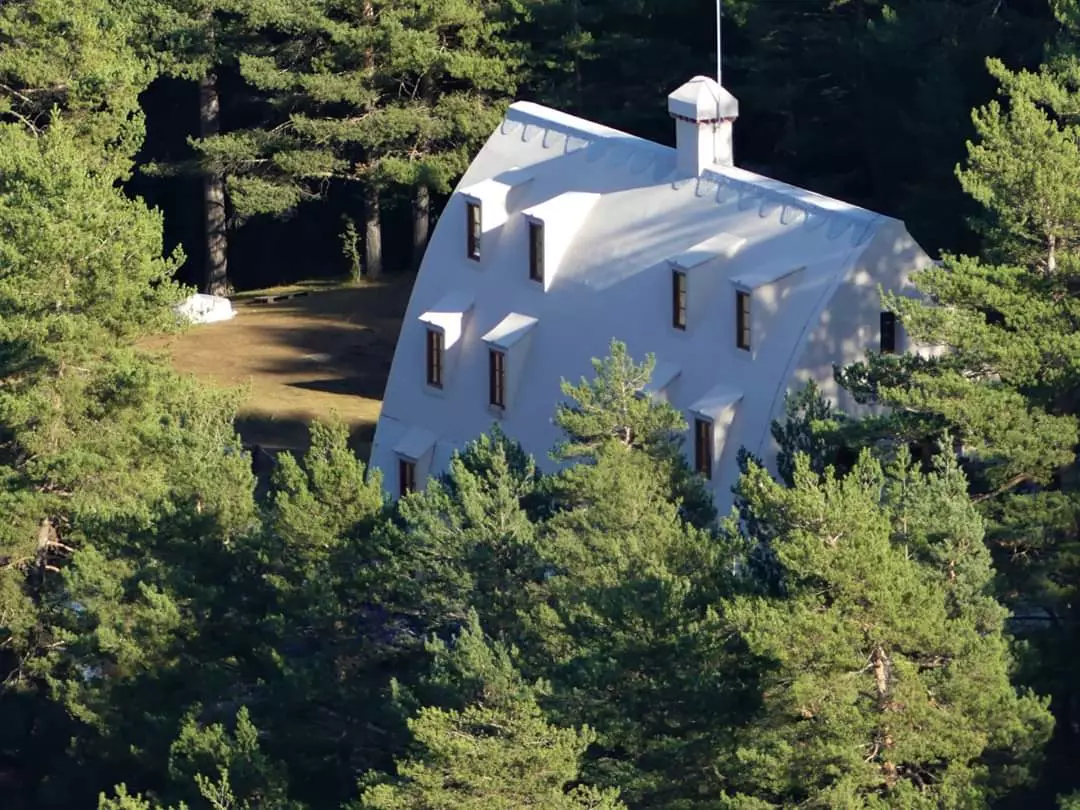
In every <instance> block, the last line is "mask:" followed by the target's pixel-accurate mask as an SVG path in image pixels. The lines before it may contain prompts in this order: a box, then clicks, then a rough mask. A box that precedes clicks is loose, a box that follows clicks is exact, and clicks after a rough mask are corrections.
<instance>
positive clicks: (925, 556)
mask: <svg viewBox="0 0 1080 810" xmlns="http://www.w3.org/2000/svg"><path fill="white" fill-rule="evenodd" d="M794 479H795V480H794V486H793V487H792V488H790V489H788V488H785V487H783V486H781V485H779V484H777V483H775V482H774V481H772V480H771V479H770V478H769V476H768V475H767V473H765V472H764V470H762V469H761V468H759V467H752V468H751V469H750V471H749V472H748V474H747V476H746V477H745V478H744V479H743V481H742V482H741V483H740V489H741V490H742V493H743V495H744V497H745V498H746V499H747V501H748V503H749V504H750V508H751V510H752V512H753V513H754V515H755V516H756V518H757V520H758V525H759V526H761V527H764V528H763V529H762V530H761V533H760V534H759V535H758V536H757V537H756V538H755V539H756V540H757V541H758V542H762V543H767V544H768V545H769V547H770V548H771V549H772V551H773V552H774V553H775V555H776V558H777V560H778V561H779V564H780V567H781V571H782V576H781V583H780V587H779V589H778V590H777V591H776V592H774V593H772V594H763V595H760V596H744V597H737V598H735V599H734V600H731V601H730V602H728V603H727V604H726V605H725V608H724V609H725V612H726V614H727V615H728V617H729V618H730V620H731V621H732V623H733V624H734V626H735V627H736V628H737V630H738V633H739V636H740V638H741V640H742V641H743V642H744V643H745V644H746V646H747V648H748V651H749V652H750V653H751V654H753V655H756V656H759V657H761V658H762V659H764V661H765V662H766V668H765V672H764V675H763V676H762V686H761V688H762V704H761V708H760V710H759V712H758V713H757V716H756V717H755V719H754V720H753V722H751V723H748V724H747V725H745V726H744V727H743V728H741V729H739V731H738V734H737V743H736V744H735V745H734V746H733V748H732V750H731V752H730V754H729V758H727V759H726V761H724V762H723V763H722V764H720V765H719V767H720V768H721V769H722V770H723V771H724V773H725V776H726V777H727V783H728V788H727V790H728V793H729V800H730V801H729V805H728V806H731V807H747V808H750V807H753V808H759V807H760V808H764V807H781V806H784V807H789V806H808V807H810V806H844V807H880V806H890V807H894V806H903V807H972V806H984V805H985V804H986V802H987V801H989V800H990V799H992V798H994V797H995V796H999V795H1001V794H1002V793H1004V792H1007V791H1008V790H1009V789H1012V788H1015V787H1016V786H1018V785H1023V784H1025V783H1027V782H1030V781H1031V779H1032V776H1033V766H1034V765H1035V764H1036V763H1037V759H1038V755H1039V752H1040V748H1041V746H1042V745H1043V743H1044V742H1045V741H1046V739H1047V738H1048V736H1049V733H1050V729H1051V726H1052V721H1051V718H1050V716H1049V713H1048V712H1047V710H1046V702H1045V701H1044V700H1040V699H1038V698H1036V697H1034V696H1031V695H1029V694H1018V693H1017V691H1016V689H1015V688H1014V687H1013V685H1012V684H1011V683H1010V679H1009V676H1010V671H1011V669H1012V666H1013V664H1012V659H1011V655H1010V652H1009V647H1008V643H1007V641H1006V638H1005V635H1004V621H1005V617H1006V611H1005V610H1004V609H1003V608H1002V607H1001V606H1000V605H999V604H998V603H997V602H996V601H995V600H994V598H993V597H992V596H991V595H990V585H991V580H992V576H993V571H992V567H991V562H990V556H989V553H988V551H987V549H986V547H985V546H984V544H983V542H982V532H983V528H982V521H981V519H980V518H979V516H978V514H977V511H976V509H975V508H974V506H973V505H972V504H971V502H970V500H969V499H968V496H967V492H966V489H967V485H966V481H965V479H964V476H963V474H962V472H961V471H960V470H959V468H958V467H957V465H956V463H955V461H953V460H952V459H951V457H949V456H947V455H945V456H941V457H939V460H938V463H937V467H936V469H935V471H934V472H932V473H930V474H922V473H920V472H919V471H918V470H917V469H916V468H915V467H914V466H913V465H912V464H911V461H910V456H909V455H908V454H907V453H906V451H902V452H900V453H899V454H898V456H897V458H896V460H895V461H894V462H893V463H891V464H890V465H889V467H888V468H887V469H886V470H885V471H884V472H883V471H882V469H881V467H880V465H879V464H878V463H877V462H875V461H873V460H872V459H871V458H870V456H869V454H868V453H864V454H863V456H862V458H861V459H860V460H859V462H858V463H857V464H856V466H855V468H854V469H853V470H852V472H851V473H850V474H849V475H848V476H846V477H845V478H844V479H842V480H837V479H836V478H835V477H834V475H833V473H832V471H831V470H829V471H827V472H826V473H825V475H824V476H823V477H819V476H818V475H817V474H816V473H814V472H813V471H812V470H811V469H810V466H809V462H808V459H807V457H805V456H800V457H799V458H798V459H797V460H796V465H795V474H794Z"/></svg>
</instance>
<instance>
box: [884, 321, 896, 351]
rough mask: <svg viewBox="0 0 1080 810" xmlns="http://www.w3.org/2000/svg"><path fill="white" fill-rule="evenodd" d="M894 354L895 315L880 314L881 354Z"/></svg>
mask: <svg viewBox="0 0 1080 810" xmlns="http://www.w3.org/2000/svg"><path fill="white" fill-rule="evenodd" d="M895 352H896V313H895V312H882V313H881V353H882V354H894V353H895Z"/></svg>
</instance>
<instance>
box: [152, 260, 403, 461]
mask: <svg viewBox="0 0 1080 810" xmlns="http://www.w3.org/2000/svg"><path fill="white" fill-rule="evenodd" d="M413 278H414V277H413V276H412V275H404V276H396V277H392V278H389V279H387V280H386V281H380V282H360V283H349V284H340V283H339V284H331V283H328V282H308V283H303V284H295V285H290V286H289V287H287V288H274V289H271V290H257V291H252V292H245V293H241V294H239V295H236V296H235V297H234V298H233V306H234V308H235V310H236V317H235V318H233V319H232V320H230V321H224V322H222V323H214V324H203V325H198V326H192V327H190V328H189V329H187V330H186V331H184V332H183V333H181V334H178V335H170V336H163V337H160V338H155V339H153V340H151V341H148V343H147V347H148V348H151V349H160V350H164V351H166V352H167V353H168V355H169V357H170V358H171V360H172V363H173V365H174V366H175V368H176V369H177V370H178V371H180V372H181V373H191V374H195V375H196V376H198V377H201V378H203V379H205V380H208V381H210V382H212V383H214V384H217V385H223V386H230V387H235V386H241V387H244V388H246V389H247V397H246V399H245V402H244V405H243V406H242V408H241V411H240V414H239V419H238V422H237V427H238V429H239V431H240V435H241V436H242V437H243V439H244V442H245V444H247V445H249V446H250V445H260V446H261V447H262V448H263V449H264V450H266V451H268V452H270V453H274V452H276V451H279V450H294V451H302V450H303V449H304V448H305V447H306V445H307V430H308V424H309V423H310V422H311V420H313V419H316V418H327V417H329V416H330V415H331V414H337V416H338V417H340V418H341V419H343V420H344V421H345V422H346V423H347V424H348V425H349V426H350V430H351V434H352V437H353V446H354V449H355V450H356V451H357V452H358V453H359V454H360V455H361V457H362V458H364V459H366V458H367V456H368V454H369V452H370V449H371V438H372V434H373V433H374V429H375V422H376V420H377V419H378V417H379V410H380V408H381V406H382V396H383V391H384V389H385V387H386V379H387V376H388V375H389V373H390V362H391V359H392V358H393V355H394V347H395V346H396V345H397V339H398V333H399V332H400V330H401V321H402V318H403V317H404V314H405V307H406V305H407V304H408V300H409V293H410V292H411V290H412V282H413ZM290 292H304V293H306V294H305V295H302V296H298V297H295V298H289V299H286V300H282V301H275V302H273V303H257V302H255V301H254V300H253V299H255V298H258V297H261V296H266V295H282V294H287V293H290Z"/></svg>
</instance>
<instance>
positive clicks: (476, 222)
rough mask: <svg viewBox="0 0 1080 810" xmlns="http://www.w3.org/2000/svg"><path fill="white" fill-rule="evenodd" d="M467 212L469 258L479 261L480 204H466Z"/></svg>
mask: <svg viewBox="0 0 1080 810" xmlns="http://www.w3.org/2000/svg"><path fill="white" fill-rule="evenodd" d="M468 211H469V225H468V242H469V258H470V259H475V260H476V261H479V260H480V203H474V202H471V203H469V204H468Z"/></svg>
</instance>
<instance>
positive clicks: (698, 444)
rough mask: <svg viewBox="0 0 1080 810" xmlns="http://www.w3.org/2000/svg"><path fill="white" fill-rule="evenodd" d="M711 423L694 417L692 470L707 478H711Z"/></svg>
mask: <svg viewBox="0 0 1080 810" xmlns="http://www.w3.org/2000/svg"><path fill="white" fill-rule="evenodd" d="M712 468H713V423H712V422H711V421H709V420H708V419H701V418H700V417H698V418H696V419H694V470H695V471H696V472H697V473H698V475H703V476H705V478H706V479H707V480H711V479H712Z"/></svg>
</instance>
